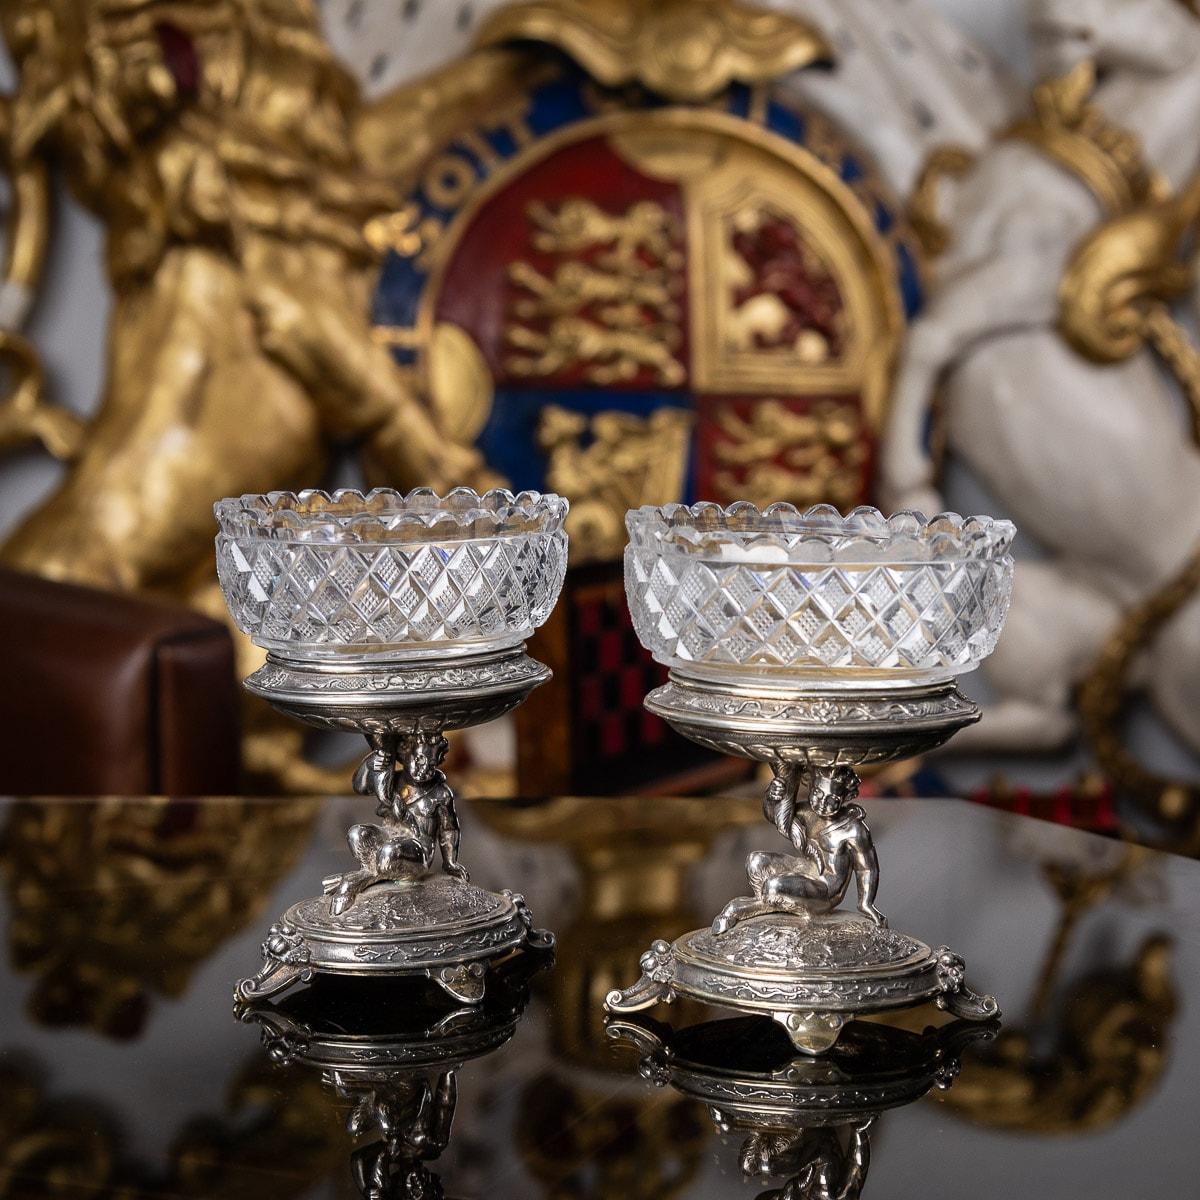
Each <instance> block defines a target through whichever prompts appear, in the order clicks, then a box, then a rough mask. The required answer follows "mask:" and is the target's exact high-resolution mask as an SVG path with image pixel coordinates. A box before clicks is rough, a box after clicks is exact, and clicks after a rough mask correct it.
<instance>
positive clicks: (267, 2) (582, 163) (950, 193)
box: [0, 0, 1200, 853]
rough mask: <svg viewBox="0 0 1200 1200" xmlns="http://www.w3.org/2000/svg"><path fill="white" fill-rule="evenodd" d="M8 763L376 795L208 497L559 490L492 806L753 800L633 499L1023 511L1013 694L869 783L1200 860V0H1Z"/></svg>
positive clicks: (75, 774)
mask: <svg viewBox="0 0 1200 1200" xmlns="http://www.w3.org/2000/svg"><path fill="white" fill-rule="evenodd" d="M0 30H2V33H3V39H4V43H5V46H6V50H7V60H6V61H5V63H4V64H3V75H2V86H3V92H4V95H5V98H4V100H3V102H2V104H0V143H2V145H0V152H2V154H3V163H2V164H0V175H2V176H3V181H4V214H5V222H4V224H5V229H6V232H5V243H4V245H5V256H6V257H5V267H4V272H5V278H4V281H3V284H2V286H0V364H2V366H3V369H4V375H3V398H2V399H0V451H2V452H3V455H4V457H3V459H2V460H0V533H2V535H3V542H2V544H0V561H2V566H3V570H2V573H0V642H2V654H3V661H4V662H5V663H6V666H7V670H6V681H5V682H6V686H5V687H4V688H3V689H0V693H2V694H0V750H2V753H0V762H2V763H3V766H2V767H0V789H2V790H5V791H11V792H16V793H22V794H28V793H82V794H99V793H117V794H146V793H165V794H176V795H195V794H207V793H239V792H240V793H245V794H277V793H284V792H290V793H313V792H326V791H330V792H344V791H345V790H347V784H348V779H349V775H348V772H347V768H346V766H345V759H347V758H348V757H351V756H353V753H354V749H356V747H351V748H347V747H345V746H340V745H337V744H332V743H329V742H321V743H319V744H314V743H312V742H311V741H306V740H305V738H304V735H302V733H301V731H300V730H299V729H298V728H293V724H294V723H289V722H285V721H284V720H283V719H282V718H277V717H275V716H273V715H272V714H270V713H269V712H267V711H265V709H264V708H262V707H260V706H256V705H255V704H252V703H250V702H249V700H243V699H242V698H241V696H240V695H239V689H238V686H237V681H238V679H239V678H240V677H241V676H242V675H244V674H245V673H247V672H248V671H249V670H250V669H252V668H253V666H254V665H256V661H257V660H256V654H257V652H256V651H255V650H254V648H253V647H250V646H249V645H248V644H243V643H242V642H240V641H238V640H236V639H235V637H234V635H233V633H232V632H231V631H230V630H228V629H227V628H226V627H225V625H224V621H225V615H224V613H225V610H224V605H223V603H222V602H221V600H220V596H219V593H218V591H217V588H216V581H215V573H214V570H213V555H212V537H213V533H214V522H213V519H212V515H211V506H212V503H213V501H214V500H216V499H218V498H220V497H222V496H224V495H227V494H237V493H241V492H246V491H267V490H272V489H277V488H299V487H305V486H323V487H332V486H362V485H372V486H374V485H386V486H393V487H398V488H401V489H405V490H407V489H409V488H411V487H415V486H419V485H426V484H428V485H433V486H436V487H439V488H445V487H450V486H454V485H455V484H460V483H468V484H472V485H475V486H484V485H491V484H502V485H505V486H511V487H513V488H525V487H533V488H540V489H548V490H555V491H558V492H561V493H563V494H565V495H566V496H568V497H569V498H570V500H571V503H572V514H571V518H570V524H569V526H568V528H569V531H570V534H571V539H572V540H571V556H572V564H573V565H572V570H571V573H570V576H569V579H568V583H567V586H566V588H565V590H564V593H563V598H562V601H561V602H560V605H559V609H558V611H557V613H556V615H555V617H554V619H553V620H552V621H551V623H550V624H549V625H548V626H547V627H546V628H545V629H544V630H543V631H541V632H540V634H539V638H540V644H538V645H536V646H534V647H533V650H534V653H535V654H537V656H538V657H540V658H541V659H543V660H544V661H546V662H548V663H549V664H550V665H551V666H553V668H554V670H555V672H556V677H555V681H554V683H553V684H552V685H548V686H547V687H545V688H543V689H542V690H541V691H540V692H538V693H536V694H535V696H534V697H533V698H532V699H531V701H530V702H529V703H528V704H526V705H525V706H524V707H523V708H522V709H521V710H520V711H519V714H518V715H517V716H516V718H515V719H514V720H513V721H512V722H510V723H508V724H505V725H503V726H501V727H497V728H489V729H485V730H483V731H480V732H478V733H476V734H473V735H471V736H470V737H469V738H466V739H462V740H460V742H459V743H458V744H457V745H456V747H455V749H454V753H455V754H456V755H457V756H458V757H459V759H460V770H462V771H465V772H467V776H466V777H468V778H469V779H470V781H471V784H470V786H471V790H473V791H475V792H476V793H477V794H485V793H491V794H512V793H513V792H514V791H517V792H519V793H521V794H525V795H534V794H551V793H564V792H570V793H574V794H583V795H586V794H596V793H621V792H656V793H680V792H685V791H702V790H709V789H713V788H717V787H728V786H731V785H732V784H734V783H735V782H736V780H735V779H734V778H733V777H732V776H731V775H730V772H732V771H737V770H739V769H741V768H740V767H739V766H738V765H737V764H733V763H729V762H723V761H717V760H714V759H712V758H707V757H705V756H704V754H703V752H701V751H699V750H697V749H695V748H690V747H688V746H686V745H684V743H682V742H681V741H679V740H678V739H676V738H675V737H674V736H673V735H671V734H670V733H669V732H668V731H667V730H666V729H665V727H664V726H663V725H662V724H661V723H660V722H658V721H657V720H655V719H653V718H651V717H650V716H649V715H647V714H645V713H644V712H643V710H642V708H641V699H642V696H643V695H644V694H645V692H646V691H647V690H648V689H649V688H650V687H651V686H653V685H654V684H655V683H657V682H658V681H659V680H660V678H661V676H660V672H659V669H658V668H657V667H656V666H655V665H654V664H653V663H651V662H649V661H648V660H647V659H646V657H645V656H644V654H643V652H642V651H641V650H640V648H639V647H638V645H637V642H636V639H635V638H634V636H633V634H632V630H631V629H630V627H629V623H628V617H627V614H626V610H625V604H624V596H623V587H622V582H621V572H620V565H619V560H620V554H621V550H622V547H623V543H624V528H623V514H624V512H625V510H626V509H627V508H629V507H632V506H636V505H639V504H643V503H653V504H658V503H665V502H668V501H672V500H695V499H714V500H719V501H722V502H730V501H732V500H735V499H742V498H745V499H751V500H754V501H756V502H758V503H761V504H765V503H769V502H771V501H774V500H789V501H792V502H793V503H796V504H799V505H809V504H813V503H818V502H827V503H832V504H834V505H836V506H838V507H839V508H841V509H843V510H848V509H850V508H853V507H855V506H856V505H858V504H863V503H873V504H877V505H879V506H881V507H883V508H884V509H894V508H900V507H917V508H921V509H923V510H926V511H940V510H942V509H952V510H955V511H960V512H964V513H967V512H988V513H992V514H994V515H998V516H1007V517H1011V518H1013V519H1014V520H1015V521H1016V522H1017V523H1018V526H1019V528H1020V531H1021V536H1020V538H1019V549H1018V555H1019V557H1020V559H1021V566H1020V569H1019V570H1018V573H1017V583H1016V590H1015V595H1014V602H1013V609H1012V612H1011V614H1010V617H1009V620H1008V625H1007V628H1006V631H1005V635H1004V637H1003V639H1002V640H1001V643H1000V647H999V649H998V650H997V652H996V654H995V655H994V656H993V657H992V658H991V659H989V660H988V662H987V663H986V665H985V667H984V668H983V669H982V670H981V671H980V672H978V673H977V674H976V675H975V676H971V677H967V678H966V679H965V680H964V687H965V689H966V690H968V691H969V692H970V693H971V694H972V695H974V696H975V697H976V698H978V699H980V700H982V701H983V702H984V704H985V718H984V720H983V721H982V723H981V724H980V725H979V726H977V727H976V728H974V729H973V730H969V731H966V732H964V733H962V734H960V735H959V736H958V737H957V738H956V739H955V740H954V741H953V742H952V743H951V745H950V747H949V748H948V749H947V750H946V751H945V752H944V753H942V754H940V755H938V756H936V757H931V758H929V759H927V760H925V761H923V762H920V763H912V764H905V765H904V767H903V769H902V770H900V771H899V772H893V773H891V774H888V775H885V776H881V777H877V778H876V779H874V780H873V781H871V787H872V788H873V789H874V790H876V791H877V792H881V793H890V794H922V795H929V794H934V795H968V796H970V797H972V798H974V799H978V800H980V801H981V802H985V803H989V804H993V805H998V806H1002V807H1010V808H1016V809H1018V810H1021V811H1031V812H1034V813H1036V814H1038V815H1042V816H1048V817H1050V818H1052V819H1055V820H1058V821H1061V822H1064V823H1067V824H1074V825H1078V826H1081V827H1084V828H1090V829H1097V830H1101V831H1104V832H1108V833H1114V832H1120V833H1123V834H1125V835H1126V836H1127V837H1130V838H1133V839H1136V840H1141V841H1146V842H1150V843H1152V844H1156V845H1164V846H1168V847H1170V848H1173V849H1180V850H1184V851H1187V852H1193V853H1194V852H1197V851H1198V850H1200V820H1198V817H1200V804H1198V803H1197V779H1198V778H1200V773H1198V771H1197V753H1198V752H1200V694H1198V693H1200V671H1198V670H1197V668H1198V667H1200V597H1198V595H1197V590H1198V589H1200V557H1198V556H1197V555H1198V549H1200V451H1198V449H1197V437H1198V434H1200V351H1198V349H1197V347H1198V346H1200V342H1198V341H1197V336H1196V329H1195V319H1194V307H1195V301H1196V279H1195V272H1194V253H1193V240H1194V225H1195V222H1196V219H1197V215H1198V214H1200V175H1197V167H1198V165H1200V139H1198V138H1197V136H1196V129H1197V117H1198V115H1200V17H1198V16H1197V14H1196V13H1195V12H1194V11H1193V8H1192V6H1191V5H1190V4H1189V3H1186V2H1185V0H1070V2H1069V3H1068V2H1066V0H1029V2H1028V3H1026V4H1022V3H1021V2H1020V0H1009V2H1005V3H984V2H983V0H775V2H774V3H770V4H763V5H751V4H743V3H736V2H734V0H660V2H659V3H651V2H650V0H602V2H595V0H534V2H529V3H504V2H501V0H476V2H474V3H467V2H459V0H326V2H325V3H324V4H314V3H311V2H310V0H205V2H203V3H200V2H187V0H120V2H119V3H112V2H111V0H92V2H80V0H70V2H69V0H50V2H46V0H40V2H37V3H35V2H33V0H10V2H9V3H6V4H5V5H4V6H3V10H2V12H0Z"/></svg>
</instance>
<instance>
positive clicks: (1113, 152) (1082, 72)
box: [1005, 62, 1167, 213]
mask: <svg viewBox="0 0 1200 1200" xmlns="http://www.w3.org/2000/svg"><path fill="white" fill-rule="evenodd" d="M1095 86H1096V67H1095V64H1094V63H1092V62H1081V63H1080V64H1079V65H1078V66H1076V67H1075V68H1074V69H1073V70H1072V71H1070V72H1068V73H1067V74H1066V75H1064V76H1062V77H1061V78H1059V79H1051V80H1047V81H1046V82H1045V83H1040V84H1038V86H1037V87H1036V88H1034V90H1033V107H1034V112H1033V115H1032V116H1031V117H1028V118H1026V119H1024V120H1021V121H1018V122H1016V123H1015V124H1014V125H1012V126H1011V127H1010V128H1009V129H1008V131H1007V133H1006V135H1005V136H1007V137H1009V138H1013V139H1017V140H1020V141H1025V142H1029V143H1030V144H1032V145H1034V146H1036V147H1037V148H1038V149H1039V150H1041V151H1042V152H1043V153H1044V154H1045V155H1046V156H1047V157H1049V158H1051V159H1053V160H1054V161H1055V162H1057V163H1058V164H1059V165H1060V166H1061V167H1063V169H1064V170H1066V171H1068V172H1069V173H1070V174H1072V175H1074V176H1075V177H1076V178H1077V179H1080V180H1082V181H1083V183H1085V184H1086V185H1087V186H1088V188H1089V189H1090V190H1091V192H1092V193H1093V195H1094V196H1095V197H1096V199H1097V200H1098V201H1099V202H1100V204H1101V206H1102V207H1103V208H1104V210H1105V212H1107V213H1119V212H1127V211H1128V210H1129V209H1131V208H1133V207H1135V206H1136V205H1139V204H1144V203H1146V202H1147V201H1152V200H1160V199H1163V198H1164V197H1165V196H1166V194H1167V183H1166V181H1165V180H1164V179H1163V177H1162V176H1161V175H1160V174H1158V172H1157V171H1155V170H1154V169H1153V168H1152V167H1151V166H1150V165H1149V164H1148V163H1147V162H1146V160H1145V157H1144V155H1143V154H1142V148H1141V143H1140V142H1139V141H1138V139H1137V137H1136V136H1135V135H1134V134H1132V133H1130V132H1129V131H1128V130H1126V129H1122V128H1121V127H1120V126H1118V125H1114V124H1113V123H1112V122H1111V121H1109V120H1108V118H1107V117H1106V116H1105V115H1104V113H1103V112H1102V111H1101V109H1100V108H1099V107H1098V106H1097V105H1095V104H1093V103H1092V102H1091V96H1092V92H1093V90H1094V89H1095Z"/></svg>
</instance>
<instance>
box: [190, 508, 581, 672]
mask: <svg viewBox="0 0 1200 1200" xmlns="http://www.w3.org/2000/svg"><path fill="white" fill-rule="evenodd" d="M214 511H215V512H216V515H217V521H218V523H219V524H220V530H221V531H220V533H219V534H218V536H217V573H218V575H219V576H220V580H221V589H222V591H223V592H224V593H225V601H226V603H227V604H228V605H229V609H230V611H231V612H232V613H233V617H234V620H235V621H236V622H237V625H238V628H239V629H241V630H243V631H244V632H245V633H247V634H249V636H250V637H251V639H252V640H253V641H254V642H255V643H256V644H257V645H259V646H263V647H265V648H266V649H269V650H273V651H276V652H278V653H281V654H284V655H285V656H288V657H293V658H338V659H345V658H380V657H404V658H413V657H423V656H426V655H428V656H431V657H432V656H438V657H444V656H445V655H446V653H447V652H448V651H450V652H451V653H462V654H467V653H470V654H474V653H484V652H487V651H491V650H501V649H505V648H508V647H512V646H516V645H519V644H520V643H521V642H522V641H524V640H525V639H526V638H527V637H529V635H530V634H531V633H532V632H533V631H534V630H535V629H536V628H537V627H538V626H539V625H541V624H542V623H543V622H544V621H545V620H546V618H547V617H548V616H549V615H550V610H551V609H552V608H553V607H554V602H555V600H556V599H557V598H558V593H559V590H560V589H561V587H562V582H563V575H564V573H565V571H566V566H567V535H566V534H565V533H564V532H563V521H564V519H565V518H566V514H567V502H566V500H564V499H562V497H560V496H555V495H540V494H538V493H537V492H522V493H521V494H520V495H518V496H514V495H513V494H512V493H511V492H506V491H500V490H497V491H491V492H487V493H485V494H484V495H482V496H480V495H478V494H476V493H475V492H473V491H471V490H470V489H469V488H456V489H455V490H454V491H452V492H450V494H449V495H447V496H446V497H445V498H442V497H441V496H438V495H436V494H435V493H434V492H432V491H431V490H429V489H428V488H417V489H416V490H415V491H412V492H409V493H408V495H403V494H402V493H400V492H396V491H392V490H390V489H387V488H377V489H376V490H375V491H372V492H369V493H367V494H366V495H363V494H362V493H361V492H355V491H349V490H345V491H337V492H334V493H333V494H332V495H329V494H327V493H325V492H320V491H304V492H300V493H299V494H298V495H295V494H293V493H291V492H271V493H269V494H267V495H265V496H242V497H240V498H231V499H228V500H222V501H220V502H219V503H218V504H217V505H216V506H215V510H214ZM447 643H453V647H449V646H448V645H447Z"/></svg>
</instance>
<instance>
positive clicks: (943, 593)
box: [625, 545, 1012, 675]
mask: <svg viewBox="0 0 1200 1200" xmlns="http://www.w3.org/2000/svg"><path fill="white" fill-rule="evenodd" d="M625 582H626V590H627V594H628V597H629V605H630V610H631V612H632V614H633V623H634V627H635V629H636V630H637V633H638V637H640V638H641V640H642V643H643V644H644V645H645V646H646V647H647V648H648V649H649V650H650V652H651V653H652V654H653V655H654V657H655V658H656V659H658V660H659V661H660V662H664V663H668V664H671V665H680V666H684V665H687V664H694V665H708V666H714V667H726V668H739V667H740V668H754V669H761V668H768V669H770V668H795V669H814V670H829V669H837V670H843V669H847V668H849V669H855V670H862V669H870V670H884V671H904V672H906V673H921V674H926V673H928V674H939V673H940V674H945V675H952V674H955V673H958V672H961V671H965V670H969V669H971V668H972V667H974V666H976V665H977V664H978V663H979V661H980V660H981V659H983V658H984V657H986V656H987V655H988V654H990V653H991V651H992V649H993V647H994V646H995V644H996V639H997V637H998V636H999V633H1000V627H1001V625H1002V624H1003V621H1004V615H1005V613H1006V611H1007V609H1008V601H1009V596H1010V594H1011V590H1012V559H1011V558H1008V557H1007V556H1004V557H997V558H978V559H970V560H966V561H934V562H896V563H861V564H853V563H828V564H819V563H818V564H808V563H805V564H787V563H784V564H779V563H753V562H747V561H730V562H714V561H713V560H712V559H707V560H706V559H704V558H701V557H700V556H698V555H695V554H688V553H686V552H682V551H679V550H678V549H674V548H669V547H659V548H655V547H653V546H651V545H643V546H637V545H631V546H630V547H629V548H628V549H627V550H626V554H625Z"/></svg>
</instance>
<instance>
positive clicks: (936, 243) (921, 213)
mask: <svg viewBox="0 0 1200 1200" xmlns="http://www.w3.org/2000/svg"><path fill="white" fill-rule="evenodd" d="M974 161H975V155H974V154H972V153H971V151H970V150H968V149H967V148H966V147H965V146H954V145H945V146H935V147H934V148H933V149H932V150H931V151H930V152H929V157H928V158H927V159H926V160H925V162H924V163H923V164H922V166H921V173H920V174H919V175H918V176H917V182H916V183H915V184H914V185H913V190H912V195H911V196H910V197H909V200H908V221H909V224H910V225H911V226H912V228H913V232H914V233H915V234H916V235H917V240H918V241H919V242H920V243H921V248H922V249H923V250H924V251H925V253H926V254H928V255H930V256H932V257H936V256H937V255H939V254H941V253H943V251H945V249H946V247H947V246H948V245H949V244H950V230H949V229H947V228H946V224H945V222H944V221H943V220H942V218H941V216H940V214H939V212H938V199H939V196H938V193H939V190H940V187H941V184H942V182H943V181H944V180H946V179H957V178H958V177H959V176H961V175H963V174H965V173H966V171H968V170H969V169H970V167H971V164H972V163H973V162H974Z"/></svg>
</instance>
